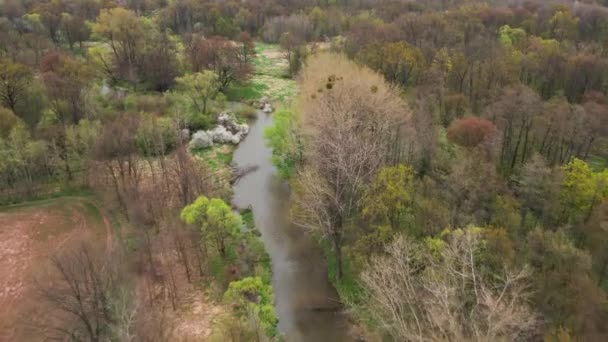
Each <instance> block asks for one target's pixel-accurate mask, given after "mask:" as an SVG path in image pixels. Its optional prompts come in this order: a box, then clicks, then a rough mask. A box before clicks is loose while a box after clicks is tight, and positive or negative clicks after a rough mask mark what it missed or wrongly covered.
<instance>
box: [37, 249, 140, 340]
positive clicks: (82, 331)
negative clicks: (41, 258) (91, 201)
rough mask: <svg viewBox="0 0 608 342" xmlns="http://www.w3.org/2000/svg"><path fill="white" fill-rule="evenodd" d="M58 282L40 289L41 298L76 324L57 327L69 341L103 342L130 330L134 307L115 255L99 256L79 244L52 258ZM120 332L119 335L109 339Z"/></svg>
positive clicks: (132, 322) (132, 323)
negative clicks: (73, 248) (75, 247)
mask: <svg viewBox="0 0 608 342" xmlns="http://www.w3.org/2000/svg"><path fill="white" fill-rule="evenodd" d="M52 265H53V269H54V271H55V272H56V274H57V276H58V277H57V280H56V281H54V282H51V283H50V284H45V285H44V286H43V287H41V288H40V291H41V293H42V297H43V298H44V299H45V300H47V301H48V302H49V303H50V304H51V305H52V306H53V307H55V308H57V309H59V310H61V311H62V312H64V313H66V314H67V315H69V317H71V318H72V319H73V321H74V323H75V325H73V326H72V325H71V324H69V325H66V326H58V327H56V329H57V331H58V332H60V333H61V334H62V335H63V336H62V338H67V339H71V340H81V339H86V340H89V341H104V340H106V339H111V338H116V337H125V336H124V335H125V333H127V334H128V332H129V331H130V330H132V329H133V325H134V324H135V313H136V311H137V304H136V302H134V301H133V298H132V297H133V296H134V294H133V293H131V291H130V290H129V289H128V288H127V287H126V286H125V284H124V278H123V275H124V273H123V271H124V270H121V267H120V263H119V260H118V259H117V257H116V256H115V255H104V256H103V257H102V256H100V255H99V254H98V253H97V252H96V251H95V250H94V249H93V248H92V247H90V246H88V245H85V244H83V245H81V246H80V247H79V248H78V249H76V250H75V251H72V252H66V253H64V254H63V255H59V256H55V257H53V259H52ZM117 332H122V333H121V334H118V335H122V336H112V335H113V333H117Z"/></svg>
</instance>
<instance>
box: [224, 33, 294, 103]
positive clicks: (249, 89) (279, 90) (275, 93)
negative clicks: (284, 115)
mask: <svg viewBox="0 0 608 342" xmlns="http://www.w3.org/2000/svg"><path fill="white" fill-rule="evenodd" d="M255 50H256V54H257V55H256V58H255V60H254V61H253V68H254V72H253V75H252V77H251V78H250V79H249V80H248V81H247V82H245V83H244V84H239V85H234V86H232V87H231V88H230V89H229V90H228V91H227V94H226V95H227V97H228V99H229V100H231V101H252V100H257V99H259V98H261V97H263V96H268V97H269V98H270V99H273V100H277V101H285V100H288V99H289V98H291V97H293V95H294V94H295V92H296V83H295V81H294V80H292V79H291V78H290V77H289V73H288V64H287V61H286V60H285V57H284V56H283V54H282V52H281V49H280V47H279V46H278V45H273V44H265V43H257V44H256V47H255Z"/></svg>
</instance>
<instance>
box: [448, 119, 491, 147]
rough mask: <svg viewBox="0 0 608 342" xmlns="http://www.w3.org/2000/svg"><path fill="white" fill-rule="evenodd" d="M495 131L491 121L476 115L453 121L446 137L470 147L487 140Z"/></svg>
mask: <svg viewBox="0 0 608 342" xmlns="http://www.w3.org/2000/svg"><path fill="white" fill-rule="evenodd" d="M495 133H496V127H495V126H494V124H492V122H490V121H488V120H485V119H480V118H476V117H468V118H464V119H459V120H456V121H453V122H452V124H451V125H450V127H449V128H448V139H449V140H450V141H451V142H453V143H455V144H457V145H460V146H462V147H465V148H467V149H472V148H475V147H477V146H478V145H479V144H481V143H483V142H487V141H488V140H489V139H491V138H492V137H493V136H494V134H495Z"/></svg>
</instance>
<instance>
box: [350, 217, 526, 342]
mask: <svg viewBox="0 0 608 342" xmlns="http://www.w3.org/2000/svg"><path fill="white" fill-rule="evenodd" d="M480 246H481V240H480V237H479V233H476V232H475V231H474V228H473V229H467V230H465V231H464V232H460V231H459V232H457V233H454V234H453V236H452V237H451V239H450V241H448V242H447V243H446V244H445V245H443V246H442V248H441V252H439V253H437V254H433V253H432V252H430V251H428V249H425V247H423V246H422V245H421V244H419V243H416V242H414V241H412V240H410V239H408V238H407V237H405V236H401V237H399V238H397V239H396V240H395V241H394V242H393V243H392V244H390V245H389V246H387V249H386V255H383V256H377V257H375V258H374V259H373V260H372V262H371V265H370V267H369V268H368V269H367V270H366V271H365V272H364V273H363V274H362V283H363V285H364V287H365V289H366V290H367V292H368V294H369V300H368V302H367V303H366V308H367V309H368V310H369V312H370V313H371V315H372V317H373V318H374V319H375V320H376V321H377V323H378V324H379V326H380V328H381V329H382V330H384V331H386V332H387V333H389V334H390V335H391V336H393V337H394V338H395V340H397V341H444V340H445V341H471V340H473V341H496V340H501V339H507V340H514V339H517V338H521V337H525V336H529V335H526V334H530V333H531V332H533V331H534V328H535V326H536V318H535V315H534V313H533V312H532V311H531V310H530V308H529V307H528V305H527V299H528V296H529V294H530V292H529V285H528V278H529V276H530V273H529V271H528V269H527V268H524V269H521V270H517V271H511V270H507V269H506V268H505V270H504V272H501V274H489V273H488V272H485V271H482V266H481V265H480V264H481V260H480V259H481V258H480V257H479V250H480Z"/></svg>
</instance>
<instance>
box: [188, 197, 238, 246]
mask: <svg viewBox="0 0 608 342" xmlns="http://www.w3.org/2000/svg"><path fill="white" fill-rule="evenodd" d="M181 218H182V220H183V221H184V222H186V223H187V224H192V225H196V226H198V227H199V228H200V231H201V234H202V241H201V243H202V244H203V246H204V245H205V244H206V241H211V243H212V244H214V247H215V249H216V250H217V252H219V253H220V255H221V256H222V258H232V257H234V256H233V255H232V253H233V252H234V250H233V249H234V247H235V244H236V241H237V239H238V236H239V231H240V228H241V217H240V216H239V215H237V214H235V213H234V212H233V211H232V209H231V208H230V206H229V205H228V204H226V202H224V201H222V200H221V199H219V198H212V199H208V198H207V197H205V196H200V197H199V198H197V199H196V201H194V203H192V204H190V205H188V206H186V207H185V208H184V209H183V210H182V213H181Z"/></svg>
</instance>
